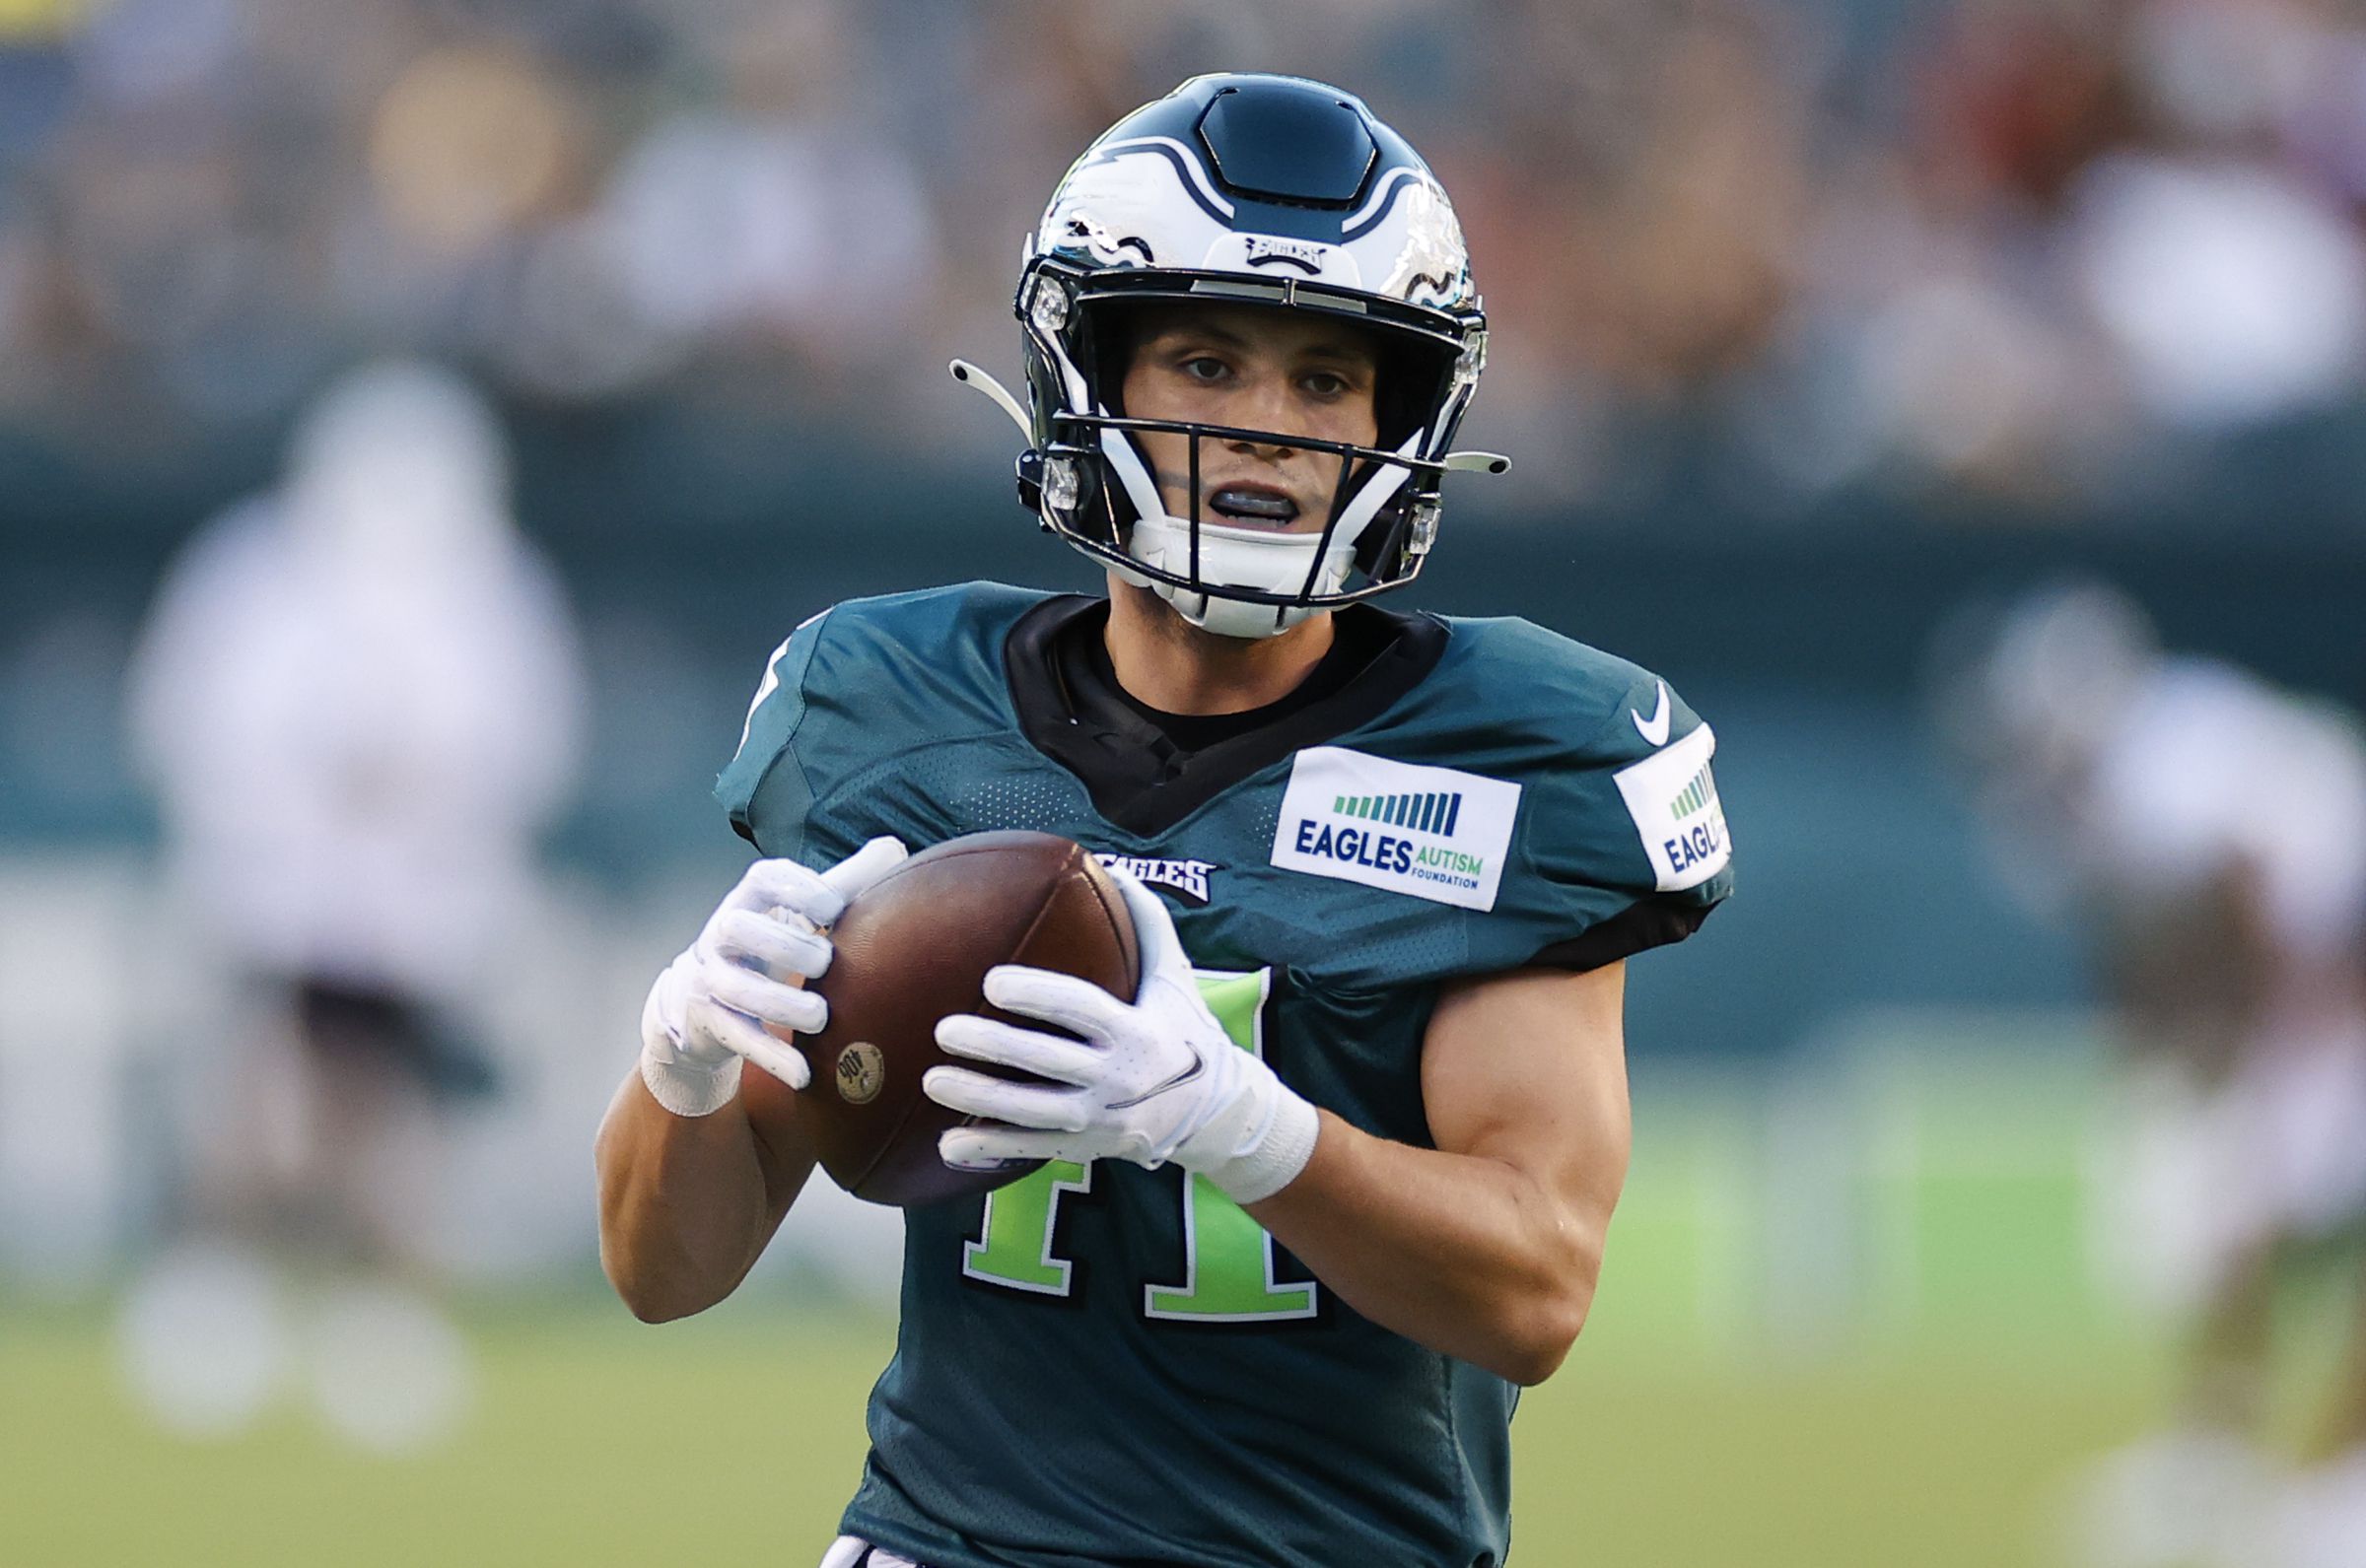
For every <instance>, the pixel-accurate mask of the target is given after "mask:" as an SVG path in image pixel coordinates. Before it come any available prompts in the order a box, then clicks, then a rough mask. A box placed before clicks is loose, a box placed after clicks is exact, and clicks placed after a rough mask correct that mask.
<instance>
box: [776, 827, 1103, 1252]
mask: <svg viewBox="0 0 2366 1568" xmlns="http://www.w3.org/2000/svg"><path fill="white" fill-rule="evenodd" d="M829 944H830V947H831V949H832V952H831V955H830V959H829V964H828V967H827V968H826V969H825V970H824V971H823V973H822V974H821V975H820V976H819V977H818V978H817V979H815V980H814V981H812V983H811V989H812V990H813V991H814V992H815V993H817V994H818V995H819V996H820V998H821V999H822V1000H823V1001H824V1002H826V1003H827V1004H828V1018H827V1022H826V1023H825V1025H824V1026H823V1027H822V1029H821V1030H820V1031H819V1032H818V1033H813V1034H804V1033H799V1032H796V1031H794V1030H791V1029H783V1028H779V1027H775V1029H774V1033H775V1034H776V1035H777V1036H778V1037H779V1038H781V1039H782V1040H784V1041H786V1042H788V1043H789V1044H791V1045H793V1046H795V1047H796V1048H797V1049H798V1050H799V1051H800V1052H801V1053H802V1054H803V1056H804V1058H805V1060H806V1062H807V1063H809V1065H810V1067H811V1071H812V1077H811V1081H810V1082H809V1083H808V1084H807V1085H806V1086H805V1088H804V1089H803V1091H802V1092H801V1093H800V1092H796V1091H793V1090H792V1089H790V1088H789V1087H788V1085H786V1084H785V1083H782V1082H781V1081H779V1079H778V1078H777V1077H774V1076H771V1075H768V1074H765V1073H761V1072H755V1071H749V1072H747V1073H746V1074H745V1076H744V1079H743V1082H742V1092H743V1093H745V1094H746V1096H747V1110H748V1115H749V1117H750V1118H751V1119H753V1120H754V1122H755V1124H756V1126H757V1128H758V1130H759V1131H763V1130H765V1129H766V1128H767V1127H768V1126H771V1125H779V1124H780V1123H781V1122H782V1121H784V1120H785V1119H788V1118H792V1117H794V1118H795V1120H796V1123H797V1125H798V1127H799V1129H800V1131H801V1132H802V1133H803V1135H804V1137H805V1138H806V1139H807V1140H808V1141H809V1142H810V1143H811V1144H812V1146H813V1148H814V1150H815V1152H816V1153H817V1154H818V1155H819V1156H820V1160H821V1166H822V1169H823V1170H825V1171H827V1172H828V1173H829V1174H830V1177H831V1179H832V1180H833V1181H835V1182H837V1184H838V1185H839V1186H840V1187H843V1188H845V1189H846V1190H847V1191H848V1192H850V1193H854V1194H855V1195H856V1196H857V1197H860V1198H866V1199H868V1200H870V1201H871V1202H874V1203H888V1204H894V1205H896V1206H899V1207H913V1206H916V1205H919V1204H923V1203H935V1202H939V1201H942V1200H943V1199H946V1198H950V1197H958V1196H961V1195H963V1194H965V1193H978V1192H984V1191H987V1190H989V1189H992V1188H996V1187H1001V1186H1004V1185H1006V1184H1007V1183H1009V1182H1013V1181H1016V1180H1017V1179H1018V1178H1020V1177H1022V1176H1024V1175H1026V1174H1027V1173H1028V1172H1029V1171H1032V1170H1034V1169H1035V1168H1036V1167H1037V1166H1038V1165H1040V1164H1041V1163H1042V1162H1041V1161H1040V1160H1012V1161H1008V1162H1004V1163H1002V1164H1000V1165H997V1166H995V1167H994V1168H992V1169H986V1170H955V1169H953V1168H951V1167H949V1166H947V1165H946V1164H945V1163H944V1161H943V1159H942V1158H941V1157H940V1156H939V1152H938V1139H939V1136H940V1135H941V1134H942V1133H944V1132H945V1131H946V1130H948V1129H950V1128H953V1127H958V1126H964V1125H971V1124H973V1123H974V1122H975V1120H976V1119H975V1118H972V1117H969V1116H966V1115H964V1114H962V1113H960V1112H957V1111H952V1110H948V1109H946V1108H945V1107H943V1106H940V1105H939V1104H937V1102H935V1101H934V1100H931V1099H930V1098H929V1097H928V1096H927V1095H925V1094H924V1093H922V1091H921V1078H922V1075H923V1074H925V1073H926V1072H927V1071H928V1070H929V1069H930V1068H931V1067H934V1066H939V1065H941V1064H943V1063H945V1062H947V1061H949V1060H951V1059H953V1058H951V1057H947V1056H946V1055H945V1054H944V1052H943V1051H942V1049H941V1048H939V1045H938V1043H937V1037H936V1030H937V1022H938V1020H939V1019H940V1018H943V1017H945V1016H946V1015H948V1014H952V1013H985V1014H986V1015H987V1016H989V1017H1005V1018H1008V1017H1009V1015H1008V1014H1003V1013H1001V1012H999V1011H998V1010H997V1009H995V1008H993V1007H991V1006H989V1005H988V1003H987V1002H986V999H985V980H986V972H987V971H988V970H991V969H994V968H996V967H997V966H999V965H1005V964H1019V965H1025V966H1028V967H1030V968H1035V969H1048V970H1056V971H1059V972H1060V973H1062V974H1067V975H1074V976H1076V977H1078V978H1079V979H1081V980H1084V981H1088V982H1090V983H1091V984H1092V985H1094V986H1097V987H1100V988H1102V989H1105V990H1107V991H1109V992H1111V993H1113V994H1115V995H1119V996H1131V995H1133V994H1134V993H1135V989H1136V988H1137V986H1138V985H1139V983H1140V979H1141V955H1140V951H1139V949H1138V948H1137V946H1136V943H1135V934H1134V923H1133V920H1132V919H1131V918H1130V916H1129V914H1128V912H1127V907H1126V902H1125V900H1124V898H1123V897H1122V896H1121V895H1120V893H1119V891H1118V889H1117V886H1116V884H1115V883H1113V882H1112V881H1111V880H1110V878H1109V874H1108V873H1107V872H1106V871H1104V870H1102V868H1101V866H1100V863H1099V862H1098V861H1096V860H1095V859H1094V858H1093V857H1092V855H1091V854H1090V853H1088V852H1086V851H1085V850H1083V849H1082V848H1081V847H1079V845H1076V844H1074V843H1072V842H1070V841H1069V840H1067V839H1062V838H1057V837H1054V836H1053V835H1050V834H1045V833H980V834H972V835H970V836H968V837H966V838H959V839H952V840H948V841H947V842H945V843H943V844H939V845H938V846H936V847H935V848H934V849H929V850H924V851H922V852H920V853H918V854H915V855H913V856H911V857H910V858H909V859H907V860H905V861H903V862H902V863H901V864H899V865H896V866H895V867H893V868H892V869H890V870H889V871H887V872H886V874H885V875H883V876H881V877H879V878H878V879H877V880H876V881H874V882H871V883H870V885H869V886H867V887H866V888H865V889H864V890H863V891H862V892H860V893H858V894H856V896H855V897H854V899H853V901H852V902H850V903H849V904H848V905H847V907H846V910H845V913H844V914H842V915H840V916H839V918H838V919H837V920H835V921H834V922H833V923H832V924H831V926H830V928H829ZM1014 1021H1015V1020H1014ZM1029 1022H1032V1020H1029ZM1009 1076H1012V1077H1014V1078H1022V1079H1023V1078H1026V1077H1027V1076H1028V1075H1027V1074H1024V1073H1017V1072H1012V1073H1010V1074H1009ZM1037 1081H1040V1080H1037Z"/></svg>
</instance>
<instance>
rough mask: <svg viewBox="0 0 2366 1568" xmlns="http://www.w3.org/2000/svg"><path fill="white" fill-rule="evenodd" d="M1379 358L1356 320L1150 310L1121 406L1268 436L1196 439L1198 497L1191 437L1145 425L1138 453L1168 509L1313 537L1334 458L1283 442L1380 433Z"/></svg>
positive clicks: (1359, 441)
mask: <svg viewBox="0 0 2366 1568" xmlns="http://www.w3.org/2000/svg"><path fill="white" fill-rule="evenodd" d="M1376 374H1377V365H1376V359H1375V356H1374V354H1373V352H1372V346H1371V343H1370V340H1369V339H1368V337H1367V336H1366V335H1365V334H1364V333H1363V332H1361V331H1359V330H1357V328H1356V327H1355V326H1354V325H1353V324H1352V323H1347V322H1331V321H1325V320H1322V319H1320V318H1319V317H1318V318H1308V317H1304V316H1299V315H1294V314H1290V313H1288V312H1286V311H1281V310H1268V309H1258V308H1257V307H1253V306H1219V305H1211V306H1177V307H1172V308H1167V309H1161V310H1158V311H1155V312H1154V313H1151V314H1149V315H1148V317H1146V319H1145V321H1144V323H1143V325H1142V328H1141V335H1140V337H1139V339H1138V341H1137V343H1136V346H1135V349H1134V354H1133V359H1132V362H1131V363H1130V364H1129V365H1128V366H1127V369H1126V378H1125V383H1124V387H1125V390H1124V398H1125V411H1126V412H1127V413H1128V414H1130V415H1132V416H1133V417H1135V418H1137V419H1171V420H1178V421H1188V422H1190V423H1192V424H1199V425H1230V426H1234V427H1236V428H1239V429H1242V430H1257V431H1272V432H1273V433H1275V435H1276V436H1277V437H1280V438H1284V439H1282V440H1277V441H1272V442H1251V441H1236V440H1230V439H1218V438H1214V437H1211V438H1207V439H1205V440H1201V442H1200V494H1199V498H1198V500H1199V508H1198V511H1196V512H1195V511H1193V508H1192V499H1193V498H1192V495H1191V443H1192V441H1193V440H1194V438H1192V437H1189V436H1184V435H1180V434H1177V433H1175V432H1172V431H1165V432H1161V431H1145V432H1143V433H1141V435H1140V436H1139V438H1138V439H1139V440H1140V442H1141V443H1142V446H1143V450H1144V451H1145V452H1146V453H1147V454H1148V457H1149V459H1150V466H1151V469H1152V471H1153V472H1154V473H1155V474H1156V475H1157V479H1158V490H1159V494H1160V496H1161V498H1162V499H1163V500H1164V501H1165V503H1166V510H1167V511H1168V512H1169V513H1171V514H1172V515H1174V516H1178V517H1190V516H1194V515H1196V516H1198V517H1199V518H1201V519H1202V520H1204V521H1210V522H1218V523H1222V524H1224V525H1226V526H1228V527H1236V528H1271V529H1274V530H1276V531H1277V532H1286V533H1313V532H1318V531H1320V529H1321V528H1322V526H1323V523H1324V521H1325V519H1326V518H1328V517H1329V515H1330V511H1331V498H1332V495H1333V493H1334V492H1335V491H1336V490H1337V489H1338V488H1339V482H1340V461H1339V457H1338V455H1337V454H1336V453H1333V452H1327V451H1319V450H1314V451H1310V450H1307V449H1305V448H1304V447H1300V446H1294V445H1292V444H1290V443H1289V441H1288V440H1287V438H1291V437H1296V438H1301V439H1312V440H1315V441H1330V442H1348V443H1354V444H1356V445H1358V446H1368V445H1370V444H1372V443H1373V442H1374V441H1376V440H1377V439H1378V437H1379V434H1380V428H1379V424H1378V421H1377V418H1376V417H1375V415H1374V412H1373V402H1372V393H1373V382H1374V380H1375V378H1376Z"/></svg>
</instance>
